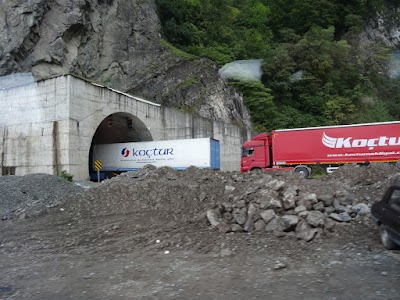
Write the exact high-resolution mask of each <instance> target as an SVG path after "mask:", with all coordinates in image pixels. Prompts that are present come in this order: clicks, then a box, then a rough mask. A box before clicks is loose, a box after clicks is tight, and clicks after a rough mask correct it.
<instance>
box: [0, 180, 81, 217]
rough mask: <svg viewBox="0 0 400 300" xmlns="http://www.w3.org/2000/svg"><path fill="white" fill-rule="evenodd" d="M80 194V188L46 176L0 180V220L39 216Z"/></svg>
mask: <svg viewBox="0 0 400 300" xmlns="http://www.w3.org/2000/svg"><path fill="white" fill-rule="evenodd" d="M83 191H84V189H83V188H82V187H79V186H77V185H76V184H74V183H71V182H68V181H65V180H62V179H61V178H58V177H56V176H52V175H49V174H29V175H25V176H0V218H1V220H8V219H12V218H16V217H18V218H21V219H22V218H26V217H32V216H38V215H40V214H43V213H44V212H45V211H46V210H47V209H48V208H50V207H54V206H57V205H58V204H59V203H62V202H63V201H65V199H66V198H67V197H69V196H72V195H74V194H79V193H81V192H83Z"/></svg>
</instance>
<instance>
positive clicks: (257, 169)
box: [250, 168, 262, 174]
mask: <svg viewBox="0 0 400 300" xmlns="http://www.w3.org/2000/svg"><path fill="white" fill-rule="evenodd" d="M261 171H262V170H261V168H253V169H251V170H250V173H253V174H261Z"/></svg>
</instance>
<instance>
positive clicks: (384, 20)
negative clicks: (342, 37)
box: [361, 3, 400, 49]
mask: <svg viewBox="0 0 400 300" xmlns="http://www.w3.org/2000/svg"><path fill="white" fill-rule="evenodd" d="M361 38H362V42H363V41H366V40H369V41H376V42H380V43H382V44H384V45H386V46H388V47H390V48H394V49H400V5H397V6H394V5H393V4H389V3H387V6H386V7H385V8H384V9H383V10H381V11H378V12H376V14H375V16H374V17H372V18H371V19H369V21H368V23H367V24H366V26H365V29H364V31H363V33H362V35H361Z"/></svg>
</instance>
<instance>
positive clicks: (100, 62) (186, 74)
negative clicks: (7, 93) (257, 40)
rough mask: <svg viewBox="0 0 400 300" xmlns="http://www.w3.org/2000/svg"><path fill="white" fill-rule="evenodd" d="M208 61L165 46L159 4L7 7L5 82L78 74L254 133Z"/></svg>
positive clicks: (71, 1)
mask: <svg viewBox="0 0 400 300" xmlns="http://www.w3.org/2000/svg"><path fill="white" fill-rule="evenodd" d="M217 71H218V70H217V68H216V66H215V65H214V64H213V63H212V62H210V61H208V60H204V59H202V60H196V59H192V60H187V59H183V58H181V57H178V56H177V55H174V54H173V53H172V52H171V51H169V50H168V48H167V47H165V46H164V45H163V44H162V42H161V38H160V23H159V20H158V16H157V14H156V7H155V3H154V1H153V0H30V1H26V0H7V1H2V3H1V6H0V76H2V75H8V74H12V73H15V72H25V73H26V72H32V74H33V76H34V77H35V79H36V80H40V79H45V78H49V77H54V76H58V75H61V74H66V73H71V74H74V75H77V76H81V77H84V78H86V79H89V80H93V81H96V82H99V83H102V84H104V85H107V86H109V87H112V88H115V89H119V90H122V91H124V92H129V93H132V94H134V95H137V96H141V97H144V98H146V99H148V100H151V101H154V102H157V103H162V104H164V105H167V106H173V107H180V108H183V109H185V110H188V111H191V112H196V113H198V114H199V115H201V116H203V117H208V118H213V119H217V120H224V121H234V120H235V121H236V122H238V123H239V124H243V125H245V126H249V124H250V122H249V114H248V111H247V109H246V108H245V106H244V104H243V101H242V98H241V96H240V95H238V94H237V93H236V91H235V90H234V89H233V88H231V87H229V86H228V85H227V84H226V82H225V81H223V80H222V79H220V78H219V77H218V75H217Z"/></svg>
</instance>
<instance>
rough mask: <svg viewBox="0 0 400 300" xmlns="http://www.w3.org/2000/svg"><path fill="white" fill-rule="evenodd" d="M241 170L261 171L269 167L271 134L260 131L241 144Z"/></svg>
mask: <svg viewBox="0 0 400 300" xmlns="http://www.w3.org/2000/svg"><path fill="white" fill-rule="evenodd" d="M240 165H241V171H242V172H249V171H261V170H262V169H265V168H268V167H271V136H268V135H267V133H265V132H264V133H261V134H259V135H257V136H255V137H254V138H253V139H251V140H250V141H247V142H245V143H244V144H243V146H242V159H241V163H240Z"/></svg>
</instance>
